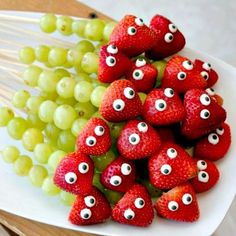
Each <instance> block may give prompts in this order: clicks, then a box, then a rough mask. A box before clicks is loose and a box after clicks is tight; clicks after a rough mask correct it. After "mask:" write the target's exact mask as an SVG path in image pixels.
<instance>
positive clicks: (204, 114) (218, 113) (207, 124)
mask: <svg viewBox="0 0 236 236" xmlns="http://www.w3.org/2000/svg"><path fill="white" fill-rule="evenodd" d="M184 107H185V111H186V116H185V118H184V120H183V123H182V128H181V132H182V134H183V135H184V136H186V137H187V138H188V139H196V138H200V137H201V136H203V135H205V134H208V133H210V132H212V131H213V130H215V129H217V128H218V127H219V126H220V125H221V124H222V123H223V122H224V121H225V119H226V112H225V110H224V108H223V107H221V106H220V105H219V104H217V103H216V102H215V101H214V100H213V99H211V98H210V96H209V95H208V94H207V93H206V92H205V91H203V90H200V89H192V90H189V91H188V92H187V93H186V94H185V96H184ZM199 157H200V158H201V156H199Z"/></svg>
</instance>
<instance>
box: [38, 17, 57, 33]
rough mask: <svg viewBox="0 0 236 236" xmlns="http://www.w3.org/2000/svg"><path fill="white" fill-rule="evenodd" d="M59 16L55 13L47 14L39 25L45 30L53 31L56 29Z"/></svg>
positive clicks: (47, 31)
mask: <svg viewBox="0 0 236 236" xmlns="http://www.w3.org/2000/svg"><path fill="white" fill-rule="evenodd" d="M56 21H57V17H56V16H55V15H53V14H45V15H43V16H42V17H41V19H40V22H39V25H40V28H41V30H42V31H43V32H45V33H52V32H54V31H55V30H56Z"/></svg>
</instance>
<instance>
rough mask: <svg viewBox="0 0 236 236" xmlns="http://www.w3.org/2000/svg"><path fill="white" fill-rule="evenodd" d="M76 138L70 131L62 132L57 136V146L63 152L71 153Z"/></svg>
mask: <svg viewBox="0 0 236 236" xmlns="http://www.w3.org/2000/svg"><path fill="white" fill-rule="evenodd" d="M75 142H76V138H75V136H74V135H73V134H72V133H71V131H70V130H63V131H61V133H60V134H59V136H58V140H57V146H58V148H59V149H61V150H63V151H65V152H73V151H74V150H75Z"/></svg>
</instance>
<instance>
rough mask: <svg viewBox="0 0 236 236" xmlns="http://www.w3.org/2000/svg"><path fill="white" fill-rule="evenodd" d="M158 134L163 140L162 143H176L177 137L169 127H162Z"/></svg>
mask: <svg viewBox="0 0 236 236" xmlns="http://www.w3.org/2000/svg"><path fill="white" fill-rule="evenodd" d="M157 132H158V134H159V136H160V138H161V143H162V144H164V143H175V137H174V133H173V130H172V129H171V128H167V127H161V128H158V129H157Z"/></svg>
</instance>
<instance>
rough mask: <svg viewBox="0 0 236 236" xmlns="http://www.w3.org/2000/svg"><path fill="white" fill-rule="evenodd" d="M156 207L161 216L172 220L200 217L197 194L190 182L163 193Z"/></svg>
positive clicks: (186, 220)
mask: <svg viewBox="0 0 236 236" xmlns="http://www.w3.org/2000/svg"><path fill="white" fill-rule="evenodd" d="M155 208H156V211H157V213H158V214H159V215H160V216H162V217H164V218H167V219H170V220H177V221H185V222H193V221H196V220H197V219H198V218H199V208H198V203H197V198H196V194H195V192H194V190H193V187H192V186H191V185H190V184H188V183H186V184H183V185H180V186H177V187H175V188H173V189H171V190H170V191H169V192H167V193H163V195H162V196H161V197H160V198H159V199H158V200H157V202H156V205H155Z"/></svg>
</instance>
